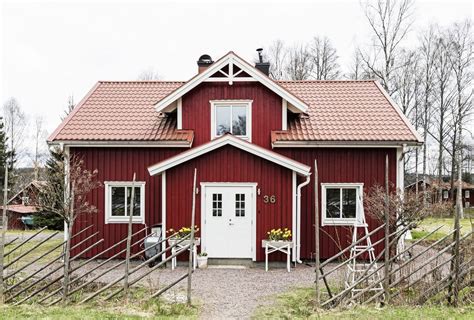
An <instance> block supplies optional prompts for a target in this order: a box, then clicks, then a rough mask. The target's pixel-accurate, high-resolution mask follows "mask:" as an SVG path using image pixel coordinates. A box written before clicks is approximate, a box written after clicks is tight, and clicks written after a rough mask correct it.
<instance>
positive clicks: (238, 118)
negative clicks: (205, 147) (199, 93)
mask: <svg viewBox="0 0 474 320" xmlns="http://www.w3.org/2000/svg"><path fill="white" fill-rule="evenodd" d="M251 104H252V101H248V100H235V101H230V100H221V101H211V138H212V139H214V138H217V137H220V136H222V135H224V134H226V133H230V134H232V135H234V136H237V137H239V138H242V139H245V140H249V141H250V140H251V137H252V134H251V130H252V129H251V128H252V122H251V120H252V112H251Z"/></svg>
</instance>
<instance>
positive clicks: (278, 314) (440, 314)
mask: <svg viewBox="0 0 474 320" xmlns="http://www.w3.org/2000/svg"><path fill="white" fill-rule="evenodd" d="M313 299H314V289H313V288H300V289H296V290H292V291H289V292H287V293H284V294H281V295H279V296H277V298H276V302H275V304H273V305H270V306H264V307H260V308H258V309H257V311H256V313H255V315H254V318H255V319H261V318H264V319H269V318H271V319H337V320H340V319H381V320H382V319H383V320H392V319H393V320H395V319H397V320H398V319H473V316H474V305H469V306H466V307H462V308H449V307H444V306H440V305H425V306H422V307H413V306H410V307H407V306H390V307H387V308H376V307H369V306H367V307H362V306H358V307H353V308H351V309H338V308H337V309H334V310H323V311H320V312H319V313H318V312H317V310H316V309H315V307H314V300H313Z"/></svg>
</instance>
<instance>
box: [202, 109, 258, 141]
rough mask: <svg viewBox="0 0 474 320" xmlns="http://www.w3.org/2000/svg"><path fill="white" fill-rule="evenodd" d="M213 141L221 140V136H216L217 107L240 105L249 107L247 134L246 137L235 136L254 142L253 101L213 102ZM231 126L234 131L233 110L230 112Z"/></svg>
mask: <svg viewBox="0 0 474 320" xmlns="http://www.w3.org/2000/svg"><path fill="white" fill-rule="evenodd" d="M209 102H210V104H211V140H213V139H216V138H219V137H221V136H218V135H216V107H217V106H232V105H240V106H245V107H247V114H246V115H247V120H246V121H247V123H246V125H247V128H246V132H247V134H246V135H245V136H234V137H238V138H240V139H243V140H246V141H248V142H252V102H253V100H211V101H209ZM230 117H231V118H230V125H231V130H232V108H231V111H230Z"/></svg>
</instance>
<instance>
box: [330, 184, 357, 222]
mask: <svg viewBox="0 0 474 320" xmlns="http://www.w3.org/2000/svg"><path fill="white" fill-rule="evenodd" d="M334 188H339V189H341V188H342V189H356V216H355V218H329V217H327V216H326V213H327V212H326V211H327V207H326V190H327V189H334ZM363 190H364V184H363V183H321V198H322V199H321V213H322V214H321V226H352V225H354V224H355V223H356V222H357V221H361V214H362V210H361V208H362V205H363V204H362V196H363ZM341 204H342V199H341ZM341 210H342V205H341Z"/></svg>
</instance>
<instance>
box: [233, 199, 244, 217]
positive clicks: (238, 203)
mask: <svg viewBox="0 0 474 320" xmlns="http://www.w3.org/2000/svg"><path fill="white" fill-rule="evenodd" d="M235 216H236V217H245V193H236V194H235Z"/></svg>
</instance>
